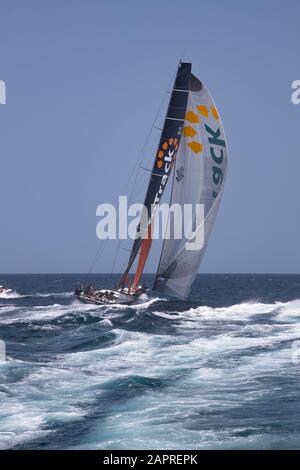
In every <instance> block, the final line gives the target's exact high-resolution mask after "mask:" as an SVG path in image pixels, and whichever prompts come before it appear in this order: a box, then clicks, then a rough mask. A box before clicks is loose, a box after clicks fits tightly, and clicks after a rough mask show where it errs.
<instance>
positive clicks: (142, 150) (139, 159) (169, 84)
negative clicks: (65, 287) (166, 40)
mask: <svg viewBox="0 0 300 470" xmlns="http://www.w3.org/2000/svg"><path fill="white" fill-rule="evenodd" d="M177 72H178V67H177V68H176V70H175V72H174V73H173V75H172V78H171V80H170V81H169V83H168V87H167V90H166V91H165V92H164V94H163V97H162V99H161V102H160V105H159V108H158V111H157V113H156V115H155V118H154V120H153V122H152V125H151V128H150V131H149V133H148V135H147V137H146V141H145V143H144V145H143V147H142V149H141V151H140V153H139V155H138V158H137V160H136V162H135V165H134V168H135V169H136V167H137V169H136V173H135V178H134V184H133V191H132V192H131V194H130V196H129V201H130V200H131V199H132V198H133V195H134V194H136V191H135V190H136V188H135V185H136V181H137V178H138V172H139V166H140V165H141V163H142V159H143V157H144V152H145V151H146V148H147V145H148V142H149V139H150V136H151V134H152V131H153V129H154V128H155V124H156V121H157V119H158V117H159V115H160V112H161V108H162V105H163V103H164V101H165V95H166V94H167V91H168V89H169V88H170V86H171V85H172V84H173V82H174V79H175V76H176V74H177ZM155 146H157V144H156V145H155ZM151 154H152V150H151ZM133 174H134V171H132V173H131V175H130V178H129V180H128V182H127V185H126V187H128V185H129V183H130V180H131V178H132V176H133ZM143 186H144V183H143ZM123 192H125V189H124V191H123ZM119 246H120V244H119V243H118V246H117V248H116V253H115V256H114V261H113V268H112V269H114V265H115V259H116V256H117V253H118V251H119Z"/></svg>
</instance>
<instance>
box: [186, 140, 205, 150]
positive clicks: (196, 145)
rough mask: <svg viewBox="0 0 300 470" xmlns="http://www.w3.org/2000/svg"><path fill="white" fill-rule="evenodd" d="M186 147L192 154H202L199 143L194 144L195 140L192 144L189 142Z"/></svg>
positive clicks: (201, 147)
mask: <svg viewBox="0 0 300 470" xmlns="http://www.w3.org/2000/svg"><path fill="white" fill-rule="evenodd" d="M188 146H189V147H190V148H191V149H192V151H193V152H194V153H199V152H202V149H203V146H202V144H200V143H199V142H196V141H195V140H194V141H193V142H189V143H188Z"/></svg>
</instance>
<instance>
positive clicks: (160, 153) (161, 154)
mask: <svg viewBox="0 0 300 470" xmlns="http://www.w3.org/2000/svg"><path fill="white" fill-rule="evenodd" d="M163 156H164V152H163V151H162V150H160V151H159V152H158V155H157V157H158V158H162V157H163Z"/></svg>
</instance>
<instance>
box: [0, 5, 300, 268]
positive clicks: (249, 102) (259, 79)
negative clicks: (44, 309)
mask: <svg viewBox="0 0 300 470" xmlns="http://www.w3.org/2000/svg"><path fill="white" fill-rule="evenodd" d="M0 14H1V29H0V79H1V80H5V82H6V85H7V104H6V105H5V106H3V105H1V106H0V158H1V173H0V180H1V184H0V198H1V230H0V272H2V273H9V272H12V273H16V272H85V271H87V270H88V269H89V265H90V260H91V258H92V257H93V255H94V253H95V251H96V249H97V246H98V243H99V242H98V241H97V239H96V234H95V229H96V223H97V218H96V207H97V205H98V204H100V203H102V202H114V201H115V199H116V196H117V195H119V194H120V193H121V192H122V190H123V189H124V185H125V184H126V181H127V179H128V176H129V175H130V172H131V171H132V168H133V165H134V162H135V161H136V158H137V156H138V154H139V152H140V149H141V148H142V146H143V144H144V142H145V138H146V136H147V133H148V132H149V129H150V127H151V124H152V120H153V117H154V116H155V114H156V112H157V110H158V107H159V104H160V102H161V100H162V97H163V96H165V95H166V90H167V88H168V84H169V83H170V80H171V79H172V76H173V74H174V70H175V68H176V65H177V63H178V60H179V59H180V58H182V59H183V60H186V61H191V62H192V63H193V71H194V72H195V73H196V75H198V76H199V77H200V78H201V79H202V80H203V81H204V82H205V84H206V85H207V86H208V88H209V89H210V91H211V93H212V95H213V97H214V99H215V101H216V103H217V106H218V108H219V111H220V114H221V117H222V120H223V124H224V127H225V131H226V135H227V140H228V144H229V150H230V154H229V157H230V162H229V165H230V166H229V173H228V179H227V182H226V188H225V192H224V198H223V201H222V205H221V210H220V213H219V216H218V218H217V223H216V225H215V228H214V232H213V235H212V237H211V240H210V244H209V247H208V250H207V253H206V256H205V259H204V261H203V264H202V266H201V271H202V272H290V273H296V272H300V267H299V265H300V253H299V235H300V233H299V232H300V220H299V174H300V155H299V126H300V105H299V106H295V105H293V104H292V103H291V99H290V96H291V88H290V87H291V83H292V81H293V80H296V79H300V70H299V54H298V44H299V40H300V33H299V24H298V23H299V15H300V3H299V2H298V1H292V0H287V1H285V2H282V1H277V0H264V1H263V2H262V1H256V0H252V1H251V2H246V1H244V2H241V1H232V0H226V1H221V0H220V1H218V0H214V1H211V0H210V1H209V2H207V1H205V2H204V1H201V0H198V1H195V0H190V1H189V2H181V1H178V0H173V1H169V0H160V1H157V0H151V1H146V0H145V1H133V0H126V2H125V1H116V0H110V1H99V0H98V1H95V0H89V1H86V2H85V1H83V0H82V1H78V0H73V1H71V0H60V1H57V0H52V1H43V2H41V1H33V0H28V1H27V2H23V1H16V0H9V1H3V0H1V1H0ZM157 139H158V136H157ZM146 156H147V155H146ZM150 160H151V155H150ZM150 160H149V161H150ZM113 248H114V246H112V245H109V247H108V249H106V250H105V252H104V255H103V256H102V258H101V259H100V261H99V263H98V265H97V267H96V271H99V272H101V271H102V272H110V270H111V265H112V263H111V261H112V252H113ZM156 252H157V249H156V248H154V252H153V257H152V258H151V260H150V263H149V264H148V270H150V271H154V270H155V266H156V262H157V256H156V255H157V253H156ZM124 256H125V257H126V256H127V254H126V252H123V253H122V255H120V258H118V259H117V263H116V268H115V269H116V271H119V270H120V269H121V267H122V266H123V262H124V259H125V258H124Z"/></svg>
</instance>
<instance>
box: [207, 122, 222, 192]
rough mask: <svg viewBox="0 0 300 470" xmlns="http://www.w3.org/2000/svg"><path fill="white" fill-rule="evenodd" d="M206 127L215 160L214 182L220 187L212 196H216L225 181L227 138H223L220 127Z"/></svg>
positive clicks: (213, 168)
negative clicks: (223, 167)
mask: <svg viewBox="0 0 300 470" xmlns="http://www.w3.org/2000/svg"><path fill="white" fill-rule="evenodd" d="M204 127H205V130H206V132H207V135H208V143H209V144H210V147H209V151H210V156H211V158H212V160H213V162H214V163H213V166H212V178H213V182H214V184H215V185H216V186H217V187H218V190H217V191H213V193H212V196H213V197H214V198H216V197H217V196H218V193H219V189H220V187H221V186H222V183H223V169H222V164H223V161H224V149H226V143H225V140H224V139H222V138H221V130H220V128H218V129H217V130H216V131H214V130H213V129H212V128H211V127H209V126H208V125H207V124H205V126H204Z"/></svg>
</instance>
